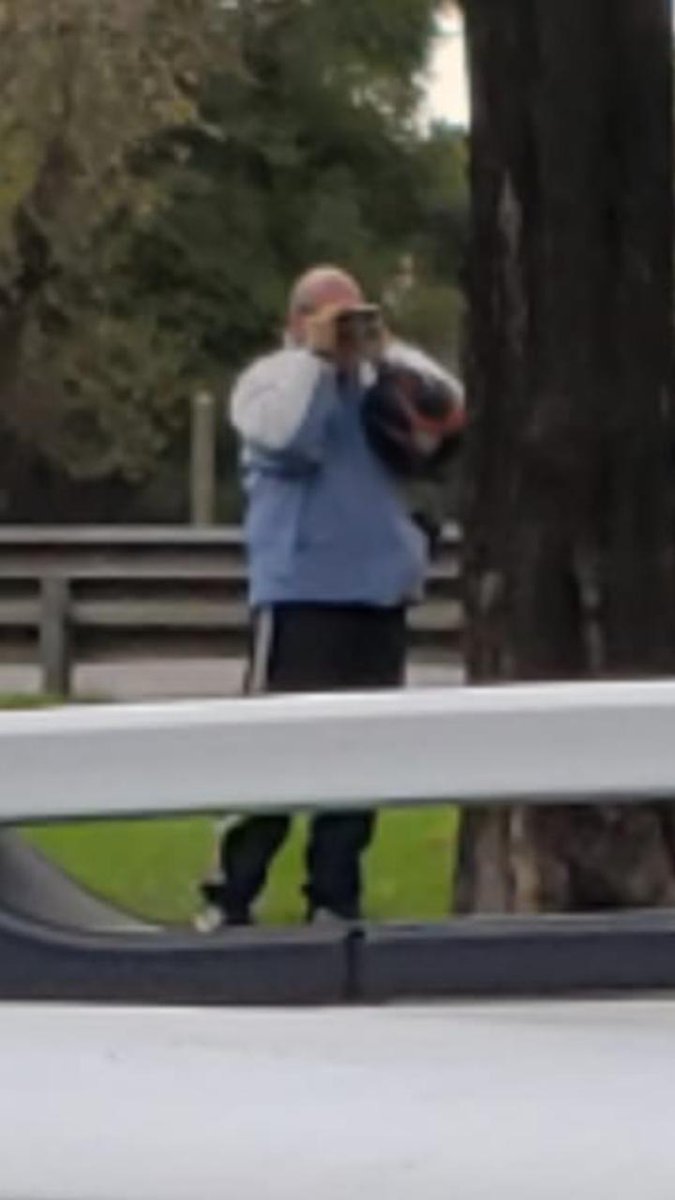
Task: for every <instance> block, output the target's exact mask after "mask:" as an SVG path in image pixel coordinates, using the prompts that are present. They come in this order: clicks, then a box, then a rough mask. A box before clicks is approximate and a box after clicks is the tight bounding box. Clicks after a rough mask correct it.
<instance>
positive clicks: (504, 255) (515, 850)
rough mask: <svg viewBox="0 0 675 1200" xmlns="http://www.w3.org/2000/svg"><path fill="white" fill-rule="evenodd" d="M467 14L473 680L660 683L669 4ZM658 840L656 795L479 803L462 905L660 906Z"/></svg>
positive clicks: (668, 642) (666, 425)
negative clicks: (575, 805)
mask: <svg viewBox="0 0 675 1200" xmlns="http://www.w3.org/2000/svg"><path fill="white" fill-rule="evenodd" d="M466 15H467V23H468V33H469V43H470V61H471V75H472V91H473V110H474V130H473V165H472V171H473V238H472V262H471V272H470V276H471V277H470V290H471V302H472V303H471V313H472V315H471V332H470V363H469V384H470V396H471V405H472V418H473V419H472V429H471V434H470V438H469V447H468V461H467V472H466V473H467V480H468V494H467V509H466V514H465V516H466V526H467V537H468V546H467V605H468V611H469V617H470V634H469V645H468V655H469V665H470V674H471V678H472V680H473V681H474V682H477V683H484V682H489V681H495V680H543V679H558V680H561V679H569V678H579V677H585V676H596V677H597V676H602V677H608V676H622V677H626V676H633V677H635V676H644V675H654V674H657V673H668V672H670V671H671V669H672V667H673V660H674V657H675V655H674V650H675V625H674V620H675V597H674V591H675V571H674V569H673V568H674V563H673V532H674V526H673V520H674V517H673V503H672V500H673V488H672V475H673V463H672V461H671V459H672V411H671V406H672V398H671V397H672V387H671V384H672V379H671V366H672V363H671V340H672V246H673V232H674V230H673V195H672V149H673V137H672V134H673V129H672V107H673V106H672V60H671V55H672V48H671V38H672V34H671V17H670V5H669V4H668V0H584V3H574V2H573V0H567V2H565V3H562V2H561V3H557V2H556V3H552V2H551V0H467V2H466ZM487 750H489V748H486V751H487ZM670 843H671V839H670V837H669V810H668V806H666V807H663V806H662V807H659V806H653V807H650V808H646V809H640V810H623V809H618V808H617V809H613V808H608V807H606V806H605V807H603V808H602V809H600V808H594V807H590V806H589V807H585V808H581V809H569V808H562V807H561V808H560V809H556V810H555V811H551V810H550V809H548V810H532V809H527V810H526V809H516V810H514V811H512V812H510V813H502V814H496V813H492V812H479V813H474V814H470V815H468V816H467V818H466V819H465V821H464V824H463V830H462V837H461V846H460V865H459V875H458V886H457V903H458V906H459V908H460V909H462V910H464V911H475V910H478V909H485V908H490V909H493V910H494V909H499V910H516V911H519V910H520V911H522V910H533V909H549V908H551V909H557V908H566V909H576V908H588V907H602V906H612V905H620V904H653V903H665V902H670V901H672V900H673V898H674V897H675V870H674V863H675V858H674V856H673V855H672V854H671V844H670Z"/></svg>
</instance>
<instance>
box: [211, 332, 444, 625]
mask: <svg viewBox="0 0 675 1200" xmlns="http://www.w3.org/2000/svg"><path fill="white" fill-rule="evenodd" d="M404 352H405V355H406V360H407V361H409V362H410V363H411V365H412V362H417V363H418V365H419V363H421V362H423V363H425V364H426V366H427V368H428V369H429V370H432V371H435V372H436V373H438V372H440V370H441V369H440V368H439V367H437V366H436V364H435V363H432V362H431V360H429V359H427V358H426V356H423V355H421V353H420V352H419V351H416V350H413V349H412V348H409V347H405V348H404ZM392 353H394V351H392ZM441 373H442V372H441ZM368 382H369V378H368V375H367V373H366V372H364V373H362V374H361V376H360V377H359V378H354V379H351V380H347V379H344V378H339V377H338V375H337V373H336V371H335V368H334V367H333V366H332V365H330V364H329V363H327V362H325V361H324V360H322V359H320V358H318V357H316V356H315V355H313V354H311V353H310V352H309V351H307V350H304V349H300V348H286V349H283V350H280V351H277V352H276V353H274V354H271V355H268V356H267V357H265V358H262V359H259V360H258V361H257V362H255V363H254V364H253V366H252V367H250V368H249V369H248V370H247V371H246V372H245V373H244V374H243V376H242V377H241V379H240V380H239V382H238V384H237V385H236V387H235V390H234V393H233V396H232V402H231V416H232V422H233V425H234V427H235V429H236V431H237V433H238V434H239V437H240V439H241V441H242V469H243V481H244V488H245V492H246V499H247V512H246V521H245V532H246V539H247V546H248V555H249V575H250V600H251V604H252V605H253V606H254V607H262V606H267V605H275V604H284V603H315V604H367V605H372V606H376V607H394V606H397V605H403V604H408V603H410V602H412V601H414V600H415V599H417V598H419V596H420V593H421V590H422V587H423V583H424V576H425V572H426V568H427V548H426V542H425V537H424V535H423V534H422V533H421V531H420V530H419V529H418V528H417V526H416V525H415V523H414V522H413V521H412V520H411V519H410V516H409V513H408V510H407V506H406V504H405V500H404V498H403V495H402V494H401V491H400V489H399V487H398V486H397V483H396V481H395V480H394V479H393V478H392V476H391V474H390V473H389V472H388V471H387V470H386V469H385V467H384V466H383V465H382V464H381V463H380V461H379V459H378V458H377V457H376V456H375V455H374V454H373V452H372V451H371V449H370V447H369V445H368V443H367V441H366V438H365V435H364V432H363V428H362V422H361V414H360V407H361V402H362V399H363V396H364V392H365V388H366V387H367V385H368ZM452 382H453V383H455V384H456V381H452Z"/></svg>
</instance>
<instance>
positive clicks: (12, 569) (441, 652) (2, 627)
mask: <svg viewBox="0 0 675 1200" xmlns="http://www.w3.org/2000/svg"><path fill="white" fill-rule="evenodd" d="M460 584H461V535H460V531H459V529H458V528H457V527H456V526H449V527H448V528H447V529H446V530H445V533H444V537H443V541H442V546H441V551H440V554H439V557H438V560H437V562H436V563H435V564H434V566H433V568H432V571H431V577H430V581H429V589H428V595H427V599H426V601H425V603H424V604H422V605H420V606H419V608H416V609H414V610H413V612H412V613H411V618H410V637H411V655H412V657H413V659H414V660H418V661H426V662H432V663H436V662H448V661H455V662H457V661H459V660H460V659H461V634H462V626H463V616H462V607H461V598H460V592H461V587H460ZM247 627H248V619H247V609H246V563H245V558H244V549H243V542H242V535H241V532H240V530H238V529H233V528H221V529H195V528H191V527H188V526H185V527H184V526H179V527H174V526H171V527H163V526H153V527H126V526H125V527H122V526H89V527H87V526H84V527H83V526H74V527H72V528H70V527H58V528H57V527H39V526H20V527H16V526H5V527H4V529H2V528H0V661H4V662H36V661H37V662H39V663H40V666H41V673H42V685H43V688H44V690H45V691H48V692H51V693H55V694H59V695H68V694H69V692H70V689H71V679H72V673H73V668H74V666H75V665H76V664H77V663H81V662H105V661H124V660H132V659H140V658H167V657H171V658H195V657H206V658H217V657H224V658H240V657H242V656H243V655H244V654H245V652H246V639H247Z"/></svg>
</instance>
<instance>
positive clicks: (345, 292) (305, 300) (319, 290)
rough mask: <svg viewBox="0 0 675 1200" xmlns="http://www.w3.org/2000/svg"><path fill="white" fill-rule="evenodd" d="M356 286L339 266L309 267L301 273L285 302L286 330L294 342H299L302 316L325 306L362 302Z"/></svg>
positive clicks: (350, 304) (304, 317) (305, 316)
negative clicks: (309, 268) (308, 269)
mask: <svg viewBox="0 0 675 1200" xmlns="http://www.w3.org/2000/svg"><path fill="white" fill-rule="evenodd" d="M363 299H364V297H363V292H362V290H361V287H360V285H359V284H358V283H357V282H356V280H355V279H353V278H352V276H351V275H348V274H347V272H346V271H342V270H341V269H340V267H333V266H321V267H312V269H311V271H307V272H306V273H305V274H304V275H301V276H300V278H299V279H298V281H297V283H296V284H295V285H294V287H293V290H292V291H291V295H290V299H289V303H288V331H289V333H290V334H291V336H292V337H293V338H294V340H295V341H298V342H301V341H302V329H303V326H304V323H305V320H306V318H307V317H308V316H309V315H311V314H312V313H316V312H319V311H320V310H321V309H322V308H327V307H328V306H331V307H332V306H333V305H336V306H338V305H339V306H342V305H344V307H345V308H349V307H350V306H352V305H358V304H363Z"/></svg>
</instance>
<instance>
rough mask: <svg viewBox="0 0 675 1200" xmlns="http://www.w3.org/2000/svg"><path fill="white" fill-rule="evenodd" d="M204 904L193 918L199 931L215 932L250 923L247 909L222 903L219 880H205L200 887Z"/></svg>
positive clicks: (221, 886)
mask: <svg viewBox="0 0 675 1200" xmlns="http://www.w3.org/2000/svg"><path fill="white" fill-rule="evenodd" d="M200 891H201V894H202V897H203V899H204V906H203V907H202V908H201V909H200V911H199V912H198V913H197V915H196V917H195V919H194V927H195V929H196V930H198V932H199V933H217V932H218V930H219V929H224V928H226V927H227V928H236V927H238V926H246V925H252V924H253V921H252V919H251V913H250V911H249V910H248V909H243V908H238V909H233V908H231V907H230V906H228V905H226V904H225V903H224V897H223V885H222V883H221V882H220V881H207V882H206V883H203V884H202V885H201V887H200Z"/></svg>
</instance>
